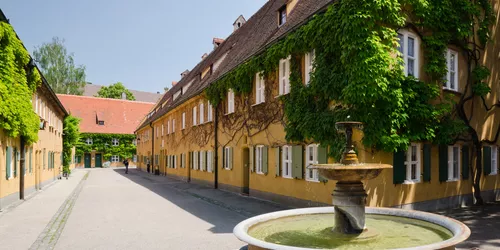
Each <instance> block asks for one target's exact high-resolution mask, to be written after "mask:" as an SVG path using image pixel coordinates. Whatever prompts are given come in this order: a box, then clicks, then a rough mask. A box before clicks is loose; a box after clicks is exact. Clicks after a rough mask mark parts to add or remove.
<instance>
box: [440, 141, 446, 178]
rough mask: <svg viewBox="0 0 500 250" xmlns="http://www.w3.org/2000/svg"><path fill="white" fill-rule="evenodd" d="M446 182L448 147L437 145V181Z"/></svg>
mask: <svg viewBox="0 0 500 250" xmlns="http://www.w3.org/2000/svg"><path fill="white" fill-rule="evenodd" d="M447 180H448V146H446V145H439V181H441V182H442V181H447Z"/></svg>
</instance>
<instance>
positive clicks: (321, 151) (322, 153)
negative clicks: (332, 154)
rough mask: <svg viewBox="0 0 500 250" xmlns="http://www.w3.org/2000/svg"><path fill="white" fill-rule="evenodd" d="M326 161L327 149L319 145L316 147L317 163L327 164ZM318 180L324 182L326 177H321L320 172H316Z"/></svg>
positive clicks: (326, 180)
mask: <svg viewBox="0 0 500 250" xmlns="http://www.w3.org/2000/svg"><path fill="white" fill-rule="evenodd" d="M327 163H328V150H327V148H326V147H322V146H319V147H318V164H327ZM318 176H319V181H321V182H323V183H326V182H328V179H327V178H325V177H323V176H322V175H321V174H318Z"/></svg>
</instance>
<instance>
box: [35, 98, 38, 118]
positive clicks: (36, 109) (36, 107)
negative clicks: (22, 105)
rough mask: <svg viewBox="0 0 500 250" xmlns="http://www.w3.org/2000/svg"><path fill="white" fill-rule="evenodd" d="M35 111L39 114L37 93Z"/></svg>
mask: <svg viewBox="0 0 500 250" xmlns="http://www.w3.org/2000/svg"><path fill="white" fill-rule="evenodd" d="M35 113H36V114H37V115H38V95H37V94H35Z"/></svg>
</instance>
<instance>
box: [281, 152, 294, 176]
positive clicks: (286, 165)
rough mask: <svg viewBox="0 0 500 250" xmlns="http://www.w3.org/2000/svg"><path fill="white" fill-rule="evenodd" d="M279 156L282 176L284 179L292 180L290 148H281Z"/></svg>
mask: <svg viewBox="0 0 500 250" xmlns="http://www.w3.org/2000/svg"><path fill="white" fill-rule="evenodd" d="M281 156H282V159H281V162H282V164H281V173H282V176H283V177H285V178H292V146H283V148H282V150H281Z"/></svg>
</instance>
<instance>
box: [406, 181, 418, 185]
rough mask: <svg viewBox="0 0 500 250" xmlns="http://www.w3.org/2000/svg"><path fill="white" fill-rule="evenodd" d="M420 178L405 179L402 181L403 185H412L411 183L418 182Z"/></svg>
mask: <svg viewBox="0 0 500 250" xmlns="http://www.w3.org/2000/svg"><path fill="white" fill-rule="evenodd" d="M419 183H420V180H405V181H404V182H403V185H413V184H419Z"/></svg>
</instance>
